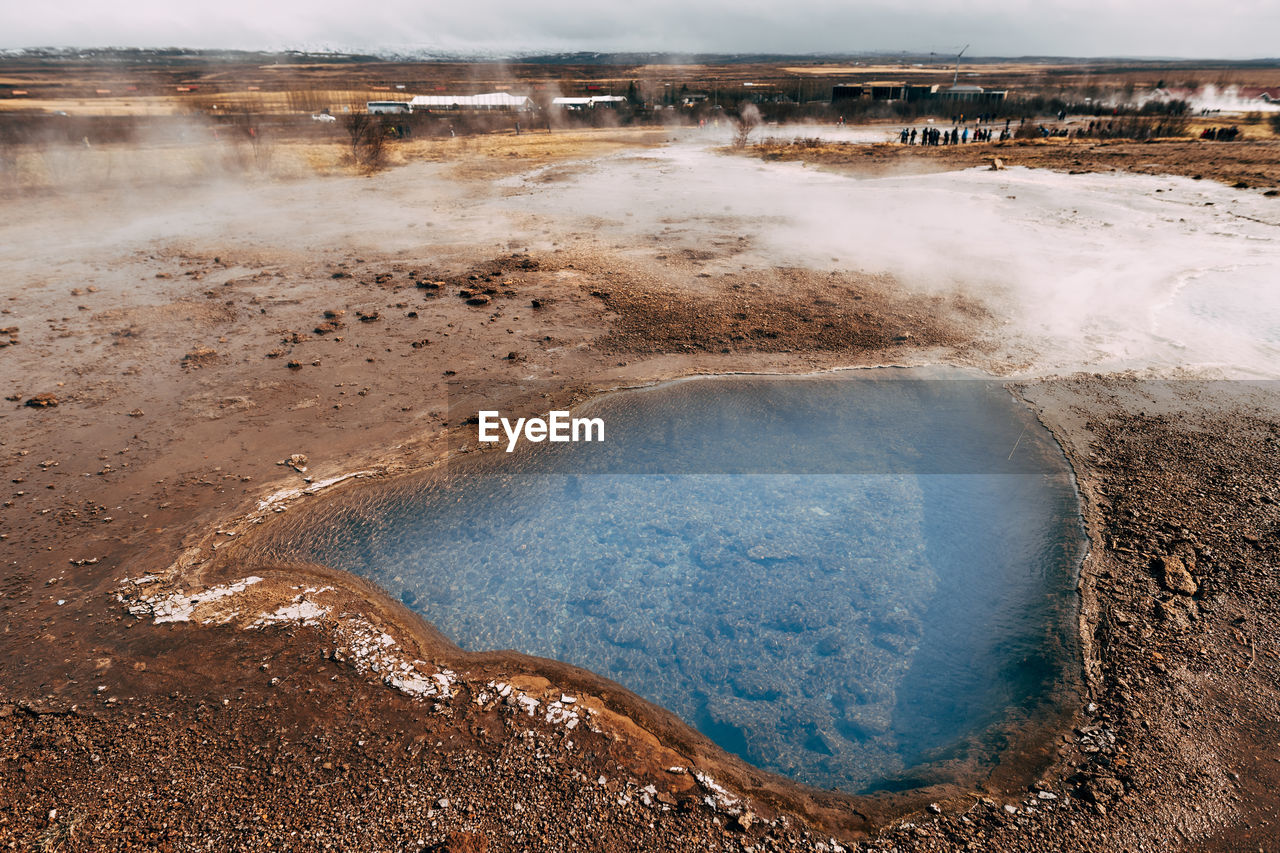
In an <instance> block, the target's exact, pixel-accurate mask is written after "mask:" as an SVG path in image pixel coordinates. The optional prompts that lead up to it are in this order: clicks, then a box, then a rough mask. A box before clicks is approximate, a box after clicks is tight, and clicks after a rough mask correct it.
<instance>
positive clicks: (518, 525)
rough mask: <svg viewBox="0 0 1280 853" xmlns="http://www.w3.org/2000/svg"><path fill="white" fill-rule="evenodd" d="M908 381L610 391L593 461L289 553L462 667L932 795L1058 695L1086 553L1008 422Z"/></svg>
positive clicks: (514, 477) (1046, 455) (392, 516)
mask: <svg viewBox="0 0 1280 853" xmlns="http://www.w3.org/2000/svg"><path fill="white" fill-rule="evenodd" d="M915 375H917V374H915V373H913V372H912V371H903V370H886V371H858V372H857V377H856V378H844V377H843V376H842V377H838V378H837V377H815V378H800V379H796V378H729V379H700V380H689V381H683V382H676V383H671V384H667V385H663V386H659V387H656V388H652V389H647V390H640V391H630V392H623V393H617V394H613V395H608V396H606V397H603V398H601V399H600V400H598V401H596V402H595V403H594V404H593V405H592V406H591V407H589V409H585V410H583V411H581V412H575V414H580V415H581V414H590V415H591V416H593V417H601V418H603V419H604V421H605V424H606V440H605V442H604V443H603V444H599V445H585V444H577V445H565V444H560V445H548V444H539V445H528V444H525V445H522V447H523V448H524V449H523V450H517V452H516V453H513V454H510V455H508V454H506V453H502V452H498V453H487V454H476V455H474V456H472V457H466V458H464V459H463V460H462V461H460V462H459V461H455V462H451V463H450V464H449V465H448V466H447V468H446V470H443V471H437V472H434V473H432V474H430V475H427V476H422V477H419V478H416V479H414V480H412V481H410V482H408V483H401V484H398V485H396V486H394V487H389V488H386V489H385V491H382V492H378V493H375V495H374V497H373V499H372V501H370V500H368V499H365V500H363V501H361V502H360V504H359V505H358V506H356V505H351V506H348V507H346V508H345V509H339V510H338V511H336V513H331V514H330V515H328V516H327V518H326V522H325V523H323V524H315V523H311V524H308V525H307V527H306V529H305V531H304V532H301V533H299V534H298V535H299V536H300V537H301V538H300V543H299V542H295V543H290V544H291V546H292V548H293V549H294V551H295V553H296V552H297V549H298V546H299V544H300V545H301V550H302V551H303V552H304V553H305V554H306V556H308V557H310V558H311V559H315V560H317V561H320V562H325V563H327V564H329V565H335V566H338V567H340V568H343V569H347V570H349V571H352V572H356V573H358V574H361V575H365V576H367V577H370V578H372V579H374V580H376V581H377V582H378V583H380V584H381V585H382V586H383V587H384V588H386V589H387V590H389V591H390V592H391V593H392V594H394V595H397V596H399V597H400V598H401V599H402V600H403V601H405V602H406V603H407V604H409V605H410V606H412V607H414V608H415V609H417V610H418V611H420V612H421V613H422V614H424V616H425V617H426V618H427V619H428V620H430V621H431V622H432V623H434V624H435V625H436V626H437V627H438V628H439V629H440V630H441V631H442V632H444V633H445V634H446V635H448V636H449V637H451V638H452V639H453V640H454V641H455V642H457V643H458V644H459V645H461V646H462V647H463V648H466V649H471V650H485V649H507V648H510V649H517V650H520V651H523V652H528V653H531V654H535V655H542V656H546V657H551V658H556V659H559V660H563V661H568V662H570V663H574V664H578V665H580V666H583V667H586V668H588V669H591V670H593V671H595V672H597V673H600V674H603V675H606V676H608V677H609V678H612V679H614V680H616V681H618V682H620V683H621V684H623V685H625V686H626V687H628V688H630V689H631V690H633V691H635V692H636V693H638V694H640V695H641V696H644V697H645V698H647V699H650V700H652V701H653V702H656V703H658V704H660V705H663V706H665V707H667V708H669V709H671V710H672V711H674V712H675V713H677V714H678V715H680V716H681V717H682V718H683V719H684V720H686V721H687V722H689V723H690V724H691V725H693V726H694V727H696V728H698V729H699V730H701V731H702V732H703V733H704V734H706V735H708V736H709V737H711V738H712V739H713V740H715V741H716V742H717V743H718V744H720V745H721V746H722V747H724V748H725V749H727V750H729V751H731V752H734V753H737V754H738V755H740V756H742V757H743V758H745V759H746V760H747V761H749V762H751V763H753V764H755V765H757V766H759V767H762V768H765V769H768V770H773V771H776V772H779V773H782V774H785V775H787V776H790V777H792V778H794V779H797V780H800V781H802V782H806V783H809V784H813V785H817V786H821V787H827V788H839V789H842V790H845V791H850V792H857V791H863V790H868V789H874V788H883V787H898V786H903V785H907V784H911V783H913V782H921V781H933V780H935V779H938V778H943V777H944V776H945V775H946V773H945V772H943V769H944V768H946V767H947V766H948V764H947V762H950V761H964V760H966V759H975V758H976V759H978V760H981V759H983V758H984V757H989V756H990V755H992V754H994V753H995V752H996V751H997V745H998V743H999V742H1001V741H1002V739H1003V737H1004V732H1005V731H1006V730H1007V728H1008V727H1010V726H1017V725H1019V724H1022V723H1027V722H1029V721H1034V719H1035V718H1036V715H1037V713H1039V712H1042V711H1044V710H1046V709H1047V708H1049V707H1052V705H1053V704H1054V702H1055V701H1058V700H1060V699H1061V696H1060V695H1058V692H1059V691H1060V690H1062V689H1063V687H1064V685H1066V684H1068V683H1069V682H1070V681H1071V678H1072V673H1073V672H1074V669H1073V667H1074V648H1075V635H1074V629H1073V624H1074V621H1073V620H1074V615H1073V614H1074V611H1075V592H1074V589H1075V581H1076V570H1077V567H1078V564H1079V560H1080V557H1081V555H1082V553H1083V548H1084V536H1083V532H1082V529H1081V527H1080V524H1079V520H1078V514H1077V502H1076V495H1075V491H1074V487H1073V484H1072V481H1071V479H1070V476H1069V473H1068V471H1067V466H1066V462H1065V460H1064V459H1063V458H1062V456H1061V455H1060V453H1059V452H1058V450H1057V448H1056V446H1055V445H1053V443H1052V441H1051V440H1050V439H1049V437H1048V435H1047V433H1046V432H1045V431H1044V430H1043V428H1042V427H1041V426H1040V425H1039V424H1038V423H1037V422H1036V421H1035V420H1034V419H1033V418H1032V417H1031V416H1030V415H1029V414H1028V412H1027V411H1026V410H1025V407H1023V406H1022V405H1021V404H1019V403H1017V402H1016V401H1015V400H1013V399H1012V398H1011V397H1010V396H1009V394H1008V393H1007V392H1006V391H1005V390H1004V389H1003V388H1001V387H1000V386H999V385H998V384H996V383H992V382H986V381H975V380H964V379H947V380H929V381H919V380H916V379H914V378H911V377H914V376H915ZM904 377H905V378H904ZM948 772H949V771H948Z"/></svg>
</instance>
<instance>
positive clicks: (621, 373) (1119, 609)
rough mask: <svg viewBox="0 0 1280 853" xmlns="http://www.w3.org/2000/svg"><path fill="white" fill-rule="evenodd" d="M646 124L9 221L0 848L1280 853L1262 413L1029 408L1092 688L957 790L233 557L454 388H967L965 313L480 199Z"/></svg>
mask: <svg viewBox="0 0 1280 853" xmlns="http://www.w3.org/2000/svg"><path fill="white" fill-rule="evenodd" d="M663 133H664V132H663V131H661V130H659V131H656V132H651V131H638V132H636V133H634V134H631V135H623V134H620V133H619V132H617V131H613V130H603V131H585V130H584V131H581V132H579V133H578V134H577V135H575V136H572V137H570V138H569V139H568V140H565V141H562V142H557V143H552V142H550V141H549V140H550V139H555V138H556V137H555V136H554V135H551V136H541V137H537V136H531V135H528V134H526V135H522V136H520V137H515V136H501V137H498V136H494V137H485V138H480V139H469V140H466V141H463V140H456V141H455V140H439V141H438V143H432V144H431V145H427V144H425V143H424V144H423V145H422V146H421V148H420V150H417V152H416V153H414V152H415V150H414V149H412V148H410V149H407V150H406V151H402V152H401V154H400V155H399V156H401V157H403V161H404V163H405V165H403V166H402V167H400V168H394V169H391V170H389V171H386V172H382V173H380V174H376V175H373V176H369V177H364V176H358V175H349V174H340V172H341V171H342V170H341V169H338V168H335V169H332V170H331V172H330V174H329V175H328V176H327V177H307V178H303V179H300V178H298V177H297V176H293V177H289V176H271V177H268V178H262V177H261V176H253V177H252V178H250V179H243V178H241V177H235V176H234V174H233V173H227V172H224V171H221V170H220V171H219V172H218V174H217V175H216V176H214V177H212V178H208V176H205V178H202V179H201V180H198V181H192V180H190V177H191V176H190V174H187V175H186V176H185V177H184V178H182V179H181V180H178V179H173V180H172V181H170V180H168V179H166V180H155V181H151V182H141V183H138V184H134V183H132V182H122V181H121V178H120V175H119V173H116V174H114V175H113V176H111V177H109V178H108V177H102V180H101V181H100V182H98V183H94V184H92V185H90V186H84V187H74V186H69V185H65V184H64V185H63V186H61V187H59V188H58V189H57V191H56V192H50V193H44V194H41V195H40V196H36V197H32V196H24V195H15V196H12V197H10V198H9V199H7V200H6V201H5V202H4V204H5V206H6V209H7V210H9V211H11V212H14V213H15V214H16V213H17V212H19V211H20V212H21V216H16V215H15V216H13V217H11V218H10V219H9V221H8V222H6V223H5V224H4V225H3V226H2V227H3V232H2V233H3V234H4V239H3V240H0V243H3V244H4V245H6V246H7V247H8V248H6V249H4V252H5V254H4V255H3V264H4V269H5V281H4V283H3V284H2V285H0V298H2V299H3V301H2V302H0V312H2V313H0V329H2V331H0V335H2V337H0V344H3V346H0V386H3V387H2V388H0V390H2V391H3V395H4V396H5V398H6V402H4V403H3V404H0V405H3V406H6V407H7V408H6V409H4V411H5V414H4V415H3V423H4V429H3V430H2V431H0V469H2V470H3V475H4V478H5V482H6V492H5V494H4V496H3V497H4V500H3V504H2V505H0V563H2V564H3V570H2V571H0V595H2V596H3V597H2V598H0V651H2V653H3V655H4V659H5V660H6V661H7V664H8V665H7V666H6V668H5V677H4V679H3V681H2V682H0V846H4V845H7V846H8V847H9V849H20V850H22V849H46V850H104V849H138V850H144V849H146V850H150V849H169V850H192V849H245V850H250V849H254V850H256V849H266V848H268V847H275V848H281V847H283V848H286V849H342V850H387V849H397V850H399V849H404V850H423V849H427V850H432V849H435V850H451V851H478V850H494V851H496V850H523V849H598V850H613V849H623V848H627V849H654V850H690V851H692V850H709V849H717V850H748V849H756V850H760V849H764V850H826V851H830V850H836V849H840V848H841V847H843V848H845V849H865V850H875V849H889V848H896V849H917V850H953V849H973V850H991V851H1013V850H1027V851H1040V850H1045V849H1062V850H1099V849H1126V850H1139V849H1148V850H1150V849H1155V848H1160V849H1180V850H1259V849H1261V850H1274V849H1277V848H1276V846H1275V838H1276V835H1277V833H1276V830H1275V821H1276V814H1275V809H1276V807H1277V799H1276V795H1275V791H1276V790H1277V781H1280V780H1278V779H1277V774H1278V771H1277V768H1278V767H1280V764H1278V763H1277V761H1278V760H1280V748H1278V747H1277V743H1278V741H1277V736H1278V734H1280V733H1278V732H1277V730H1276V723H1275V721H1276V719H1278V718H1280V716H1278V714H1280V707H1278V706H1280V690H1278V689H1277V686H1276V685H1277V677H1276V674H1277V666H1278V665H1280V647H1278V646H1277V642H1278V641H1280V628H1277V625H1278V624H1280V622H1278V621H1277V619H1276V613H1275V612H1274V611H1275V602H1276V601H1277V600H1280V598H1278V597H1277V594H1278V593H1280V589H1277V579H1276V577H1275V573H1274V571H1272V566H1273V564H1274V562H1275V555H1276V549H1277V547H1278V546H1280V543H1278V541H1277V532H1278V531H1280V503H1278V502H1280V491H1277V482H1280V418H1277V415H1276V408H1275V405H1274V403H1275V398H1274V393H1273V390H1272V388H1271V386H1270V385H1269V384H1268V383H1266V382H1261V383H1231V382H1201V381H1182V382H1171V383H1161V382H1152V381H1141V382H1140V381H1137V380H1135V379H1133V378H1132V377H1130V376H1125V375H1119V376H1117V375H1104V374H1100V373H1082V374H1079V375H1074V376H1070V377H1069V378H1065V379H1063V378H1057V379H1048V380H1040V379H1035V378H1031V379H1025V380H1022V381H1018V382H1016V383H1015V386H1016V388H1015V390H1016V391H1017V393H1018V394H1020V395H1021V396H1022V397H1023V398H1024V399H1026V400H1027V401H1028V404H1029V405H1031V406H1032V407H1033V408H1034V409H1035V410H1036V411H1037V413H1038V414H1039V416H1040V417H1041V419H1042V420H1043V421H1044V422H1045V424H1046V425H1047V426H1048V427H1049V428H1050V429H1051V430H1052V431H1053V432H1054V434H1055V435H1056V436H1057V438H1058V440H1059V441H1060V442H1061V444H1062V446H1063V448H1064V450H1065V452H1066V453H1067V455H1068V458H1069V460H1070V461H1071V463H1072V465H1073V467H1074V469H1075V472H1076V476H1077V478H1078V482H1079V486H1080V490H1081V496H1082V500H1083V506H1084V516H1085V521H1086V524H1087V527H1088V532H1089V536H1090V541H1091V551H1090V554H1089V556H1088V558H1087V559H1086V561H1085V564H1084V566H1083V568H1082V574H1081V584H1080V595H1081V634H1082V639H1083V658H1082V660H1081V662H1080V664H1081V673H1082V678H1083V683H1084V695H1081V696H1079V697H1078V700H1077V701H1076V702H1075V703H1074V704H1073V705H1072V706H1070V707H1065V708H1063V709H1062V714H1061V716H1060V717H1059V718H1057V719H1052V720H1046V721H1043V725H1039V726H1036V727H1034V728H1033V729H1032V730H1027V731H1023V732H1019V733H1016V736H1015V737H1014V738H1011V742H1010V743H1009V744H1008V747H1007V749H1006V750H1005V753H1004V754H1002V755H1001V756H999V761H997V762H996V763H994V764H993V765H992V766H990V767H984V768H977V769H975V770H974V775H973V779H974V781H973V784H971V785H953V786H939V787H935V788H926V789H917V790H911V791H906V792H902V793H899V794H883V795H877V796H872V797H850V796H846V795H842V794H838V793H834V792H823V791H815V790H812V789H807V788H803V787H801V786H799V785H796V784H794V783H791V782H789V781H787V780H785V779H780V778H778V777H775V776H771V775H769V774H766V773H762V772H760V771H757V770H755V769H753V768H751V767H749V766H747V765H745V764H743V763H742V762H741V761H738V760H737V759H734V758H732V757H730V756H727V755H726V754H725V753H723V752H722V751H720V750H719V749H717V748H716V747H715V746H714V745H713V744H711V743H710V742H709V741H708V740H707V739H705V738H704V737H702V736H701V735H699V734H697V733H696V732H693V731H692V730H690V729H689V728H688V727H686V726H685V725H684V724H683V723H681V722H680V721H679V720H677V719H675V718H674V717H673V716H672V715H670V714H668V713H667V712H665V711H663V710H662V709H660V708H656V707H654V706H652V705H650V704H648V703H646V702H644V701H643V700H641V699H640V698H638V697H636V696H634V695H632V694H630V693H629V692H628V691H627V690H626V689H625V688H623V687H621V686H619V685H616V684H612V683H610V682H608V681H606V680H604V679H601V678H599V677H597V676H594V675H592V674H591V673H587V672H584V671H582V670H579V669H576V668H573V667H570V666H567V665H565V664H561V663H557V662H553V661H545V660H538V659H534V658H529V657H526V656H523V655H518V654H515V653H511V652H493V653H482V654H477V653H464V652H462V651H460V650H459V649H457V648H456V647H454V646H453V645H452V644H451V643H449V641H448V639H447V638H444V637H442V636H440V635H439V634H438V633H437V632H436V631H435V630H434V629H433V628H432V627H431V626H430V625H429V624H428V622H427V621H426V620H424V619H423V618H422V617H421V616H419V615H417V614H414V613H412V612H410V611H409V610H408V609H406V608H405V607H404V606H402V605H401V604H400V603H399V602H396V601H393V600H391V599H389V598H388V597H387V596H385V595H384V594H383V593H382V592H381V591H380V590H378V589H376V588H374V587H372V586H371V585H370V584H368V583H366V582H364V581H362V580H360V579H358V578H354V577H350V576H346V575H342V574H340V573H337V572H334V571H332V570H330V569H326V568H325V567H323V566H314V565H299V564H280V563H276V562H264V561H263V560H262V559H261V558H260V557H257V556H256V552H255V549H254V547H253V535H254V530H255V529H256V528H257V527H258V526H259V523H260V522H261V523H270V522H269V519H271V518H274V517H276V516H277V515H279V514H280V513H285V514H287V513H290V512H295V511H296V510H297V508H298V503H299V502H302V503H305V502H307V501H309V500H313V499H314V498H313V495H314V494H315V493H317V492H320V491H324V492H326V493H327V494H331V493H336V494H338V495H339V496H341V495H344V494H351V495H355V494H358V490H359V489H360V487H361V486H362V485H363V483H364V481H367V480H370V479H374V478H378V479H383V478H391V477H395V476H398V475H400V474H403V473H406V472H411V471H419V470H423V469H425V468H427V467H429V466H431V465H433V464H435V463H436V462H438V461H439V459H440V458H441V457H442V455H443V454H444V453H445V452H446V450H447V448H448V447H450V446H455V447H456V446H457V442H455V443H454V444H453V445H451V444H450V439H451V437H452V436H456V435H457V433H458V432H459V431H461V430H463V429H465V425H464V424H459V423H452V422H450V421H449V410H450V393H451V388H453V387H456V386H457V384H459V383H462V384H467V385H470V386H471V387H473V388H475V389H481V390H482V393H483V395H484V397H485V399H487V400H489V401H491V402H492V403H493V405H494V407H500V408H503V409H511V410H513V411H516V412H520V413H526V412H533V411H545V410H546V408H547V407H548V405H549V404H560V403H564V404H571V403H573V402H574V401H577V400H581V399H583V398H584V397H586V396H589V395H591V394H594V393H597V392H600V391H603V390H607V389H611V388H616V387H620V386H626V385H633V384H642V383H646V382H652V381H657V380H660V379H665V378H670V377H675V376H682V375H692V374H701V373H720V372H735V371H767V372H809V371H814V370H822V369H828V368H836V367H851V366H858V365H873V364H904V365H910V364H926V363H937V362H948V361H949V362H957V363H963V364H969V365H979V366H988V367H989V366H990V364H989V358H990V357H991V354H992V352H993V348H995V347H998V346H999V345H1000V344H1001V342H1002V338H1003V337H1004V336H1005V334H1006V332H1007V331H1008V330H1007V329H1005V328H1004V327H1002V326H1001V325H1000V324H999V322H998V321H997V318H995V317H993V315H992V313H991V312H992V310H993V309H992V307H991V304H988V303H986V302H984V301H982V300H974V299H969V298H966V297H964V296H963V295H962V294H960V293H958V292H955V291H950V290H935V291H933V292H930V293H921V292H919V291H914V290H912V289H910V288H909V287H906V286H905V285H904V283H903V282H901V281H898V280H896V279H895V278H894V277H893V276H892V275H887V274H879V273H872V272H859V271H843V272H835V273H833V272H832V271H831V270H830V269H827V268H819V265H818V264H817V263H816V262H815V264H814V265H813V267H812V268H810V267H796V266H793V265H781V264H778V265H769V264H760V263H758V262H756V260H755V258H756V255H755V254H753V253H751V252H750V251H748V250H747V249H744V248H742V247H740V246H739V245H738V244H737V242H736V241H730V240H728V239H725V240H721V241H719V242H717V241H716V240H711V239H701V238H700V237H699V235H698V234H696V233H695V234H693V235H692V236H690V235H687V234H686V235H672V236H671V237H670V239H669V242H670V244H671V245H670V246H669V247H657V249H655V247H653V246H652V245H650V244H649V243H647V242H643V241H639V240H637V241H633V242H631V243H627V242H625V241H619V240H615V239H614V237H613V236H612V234H613V232H607V229H606V228H605V227H604V226H602V227H601V228H600V229H598V232H599V233H596V234H586V235H584V234H579V233H572V234H562V233H552V234H549V235H546V236H530V235H535V234H536V228H537V227H541V226H542V224H543V223H542V221H541V220H538V219H537V217H536V216H535V215H534V214H532V213H529V212H528V211H527V210H524V209H523V208H520V207H519V206H518V205H517V204H516V202H515V201H513V199H515V194H516V193H517V192H518V191H523V190H522V188H526V187H527V186H528V185H526V184H519V185H516V184H509V183H503V181H504V180H508V179H512V178H513V177H520V176H526V175H534V176H535V177H534V178H533V179H532V180H533V181H535V182H536V181H538V180H545V181H556V180H558V179H560V177H558V175H559V173H557V172H556V171H555V169H557V168H564V167H566V166H567V167H568V168H569V169H570V170H572V169H576V168H577V166H578V165H579V164H584V163H585V164H590V163H591V162H593V161H594V159H595V158H609V157H620V156H626V155H635V156H643V154H644V152H645V151H647V150H649V147H650V146H654V145H659V144H661V143H662V142H663V141H664V139H665V137H664V136H663ZM446 146H449V147H446ZM1275 146H1276V143H1273V142H1266V141H1247V142H1239V143H1232V144H1220V145H1219V144H1213V143H1200V142H1198V141H1197V142H1192V141H1185V142H1159V143H1148V144H1138V143H1105V144H1093V143H1074V144H1071V145H1067V144H1058V143H1025V144H1024V143H1010V144H1007V145H1004V146H999V145H992V146H985V145H984V146H978V145H973V146H966V147H964V148H957V149H929V150H921V149H901V148H897V147H889V146H875V147H865V148H856V149H855V148H852V147H839V146H830V147H819V148H805V147H802V146H785V147H784V146H772V147H767V148H763V149H759V150H756V149H751V150H749V152H748V153H752V154H759V155H762V156H764V157H765V158H766V159H774V158H792V157H795V158H799V159H803V160H805V161H806V162H812V163H814V164H817V165H821V166H824V167H833V168H840V169H844V168H853V169H858V170H868V169H869V170H870V171H871V172H872V173H874V174H885V173H898V172H908V173H912V172H916V171H921V172H924V171H934V170H941V169H956V168H967V167H969V166H974V165H985V164H988V163H990V158H991V157H992V156H999V157H1001V158H1002V159H1003V160H1004V161H1005V163H1006V164H1007V165H1012V166H1018V165H1024V166H1032V167H1036V168H1048V169H1054V170H1058V171H1064V172H1070V171H1077V170H1078V171H1086V172H1097V171H1107V170H1110V169H1113V168H1116V169H1124V170H1126V171H1132V172H1139V173H1144V174H1176V175H1183V176H1186V177H1196V176H1199V177H1202V178H1203V179H1206V180H1214V181H1220V182H1222V183H1225V184H1226V185H1227V186H1234V185H1235V184H1237V183H1243V184H1246V185H1247V186H1248V187H1249V188H1251V189H1249V190H1243V189H1242V190H1238V191H1237V192H1241V193H1244V192H1250V193H1254V194H1257V195H1259V196H1261V193H1260V192H1259V189H1261V190H1266V189H1268V188H1274V187H1276V186H1277V177H1278V174H1277V171H1276V162H1277V158H1276V147H1275ZM147 151H148V149H146V148H144V149H142V156H148V154H147ZM121 156H122V157H124V156H126V154H125V153H123V149H122V154H121ZM127 156H130V157H133V156H138V152H136V151H132V152H131V153H129V154H128V155H127ZM156 156H159V155H156ZM92 168H93V169H94V174H95V175H99V176H102V175H103V173H102V172H101V170H100V169H99V166H98V165H97V164H95V165H94V166H93V167H92ZM584 168H586V167H584ZM540 169H541V170H545V171H539V170H540ZM202 174H203V173H202ZM561 177H562V176H561ZM206 178H207V179H206ZM513 187H516V189H513ZM1262 198H1263V199H1265V200H1267V201H1268V202H1270V199H1266V197H1265V196H1262ZM1277 203H1280V202H1277ZM584 215H585V214H584ZM606 224H607V223H606ZM677 224H678V223H677ZM535 226H536V227H535ZM610 227H611V226H610ZM690 227H693V226H690ZM697 227H707V226H705V223H704V224H702V225H699V226H697ZM419 229H420V230H419ZM606 232H607V234H606ZM424 234H428V235H429V236H422V235H424ZM601 234H605V236H601ZM682 236H683V237H686V238H688V239H687V240H682V239H681V237H682ZM717 236H719V235H717ZM690 244H696V247H692V248H691V245H690ZM548 387H552V388H555V389H557V390H556V391H555V393H554V394H552V399H546V398H543V397H541V396H540V394H539V393H536V392H534V391H531V390H530V389H531V388H536V389H538V390H539V391H541V390H543V389H546V388H548ZM477 393H479V392H477Z"/></svg>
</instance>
